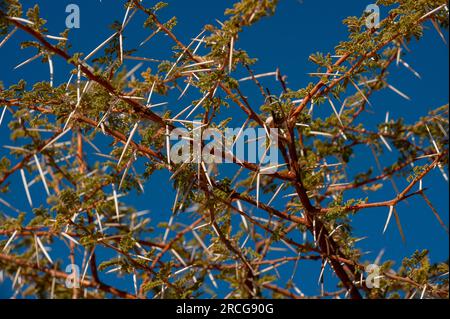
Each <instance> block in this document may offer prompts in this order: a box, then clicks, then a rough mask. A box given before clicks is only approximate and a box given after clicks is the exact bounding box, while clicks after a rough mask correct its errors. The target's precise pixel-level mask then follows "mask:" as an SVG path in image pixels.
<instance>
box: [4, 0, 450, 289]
mask: <svg viewBox="0 0 450 319" xmlns="http://www.w3.org/2000/svg"><path fill="white" fill-rule="evenodd" d="M31 2H32V3H35V2H36V3H38V4H39V5H40V6H41V12H42V16H43V17H44V18H46V19H47V20H48V29H49V33H50V34H53V35H57V34H58V33H59V32H61V31H63V30H64V28H65V25H64V22H65V18H66V13H65V8H66V5H67V4H69V3H77V4H78V5H79V6H80V9H81V28H80V29H78V30H72V31H71V33H70V40H71V43H72V45H73V47H72V48H71V50H70V51H71V52H72V53H73V52H85V53H87V52H90V51H91V50H92V49H93V48H95V47H96V46H97V45H98V44H99V43H101V42H102V41H103V40H105V39H106V38H107V37H108V36H110V35H111V30H110V28H109V27H108V26H109V25H110V24H111V23H112V22H113V21H114V20H118V21H122V18H123V15H124V8H123V2H124V1H117V0H103V1H100V0H77V1H74V0H70V1H67V0H58V1H54V0H41V1H27V3H31ZM168 2H169V7H168V8H166V9H164V10H163V11H162V17H165V18H170V17H171V16H173V15H176V16H177V17H178V21H179V24H178V25H177V26H176V28H175V33H176V34H177V35H179V36H180V39H181V40H182V41H183V42H184V43H188V42H190V39H191V38H192V37H195V36H196V35H197V34H198V33H199V31H200V30H201V28H202V26H203V25H205V24H213V23H215V18H218V19H219V20H223V12H224V9H225V8H227V7H230V6H231V5H232V3H233V2H234V1H228V0H227V1H224V0H221V1H210V0H191V1H185V0H173V1H171V0H169V1H168ZM372 2H373V1H371V0H364V1H362V0H346V1H332V0H321V1H317V0H303V1H298V0H281V1H280V4H279V6H278V10H277V13H276V14H275V16H274V17H272V18H268V19H264V20H262V21H260V22H259V23H258V24H257V25H256V26H254V27H253V28H251V29H250V30H246V31H245V32H244V33H243V34H242V35H241V37H240V38H239V40H238V42H237V44H236V46H238V47H240V48H243V49H245V50H247V51H248V53H249V54H250V56H252V57H257V58H258V59H259V61H258V63H257V64H256V66H255V70H256V73H263V72H270V71H274V70H275V68H276V67H279V68H280V69H281V71H282V73H283V74H285V75H287V76H288V83H289V86H290V87H291V88H293V89H295V88H301V87H304V86H305V85H306V84H308V83H309V82H310V81H312V79H311V78H310V77H309V76H308V75H306V73H308V72H315V67H314V66H313V65H312V64H311V63H309V62H308V56H309V55H310V54H311V53H314V52H317V51H321V52H325V53H326V52H333V48H334V47H335V45H337V44H338V43H339V42H340V41H342V40H345V39H346V36H347V30H346V27H345V26H344V25H343V24H342V20H343V19H344V18H345V17H347V16H351V15H356V16H359V15H360V14H361V13H362V11H363V10H364V9H365V7H366V6H367V4H370V3H372ZM154 3H155V1H147V0H146V1H144V4H146V5H148V4H150V5H152V4H154ZM383 13H385V12H382V14H383ZM142 21H143V16H142V14H139V16H138V17H137V18H136V19H135V20H134V21H133V22H132V23H131V24H130V25H129V27H128V29H129V30H138V31H137V32H136V31H133V32H128V33H127V32H126V33H125V36H126V40H125V46H126V47H127V45H129V46H130V47H133V48H134V47H135V46H137V45H138V44H139V43H140V42H141V41H142V39H143V38H145V37H146V34H147V33H142V32H140V31H139V30H143V29H141V27H140V24H142ZM427 27H428V28H427V30H426V31H425V37H424V38H423V39H422V40H421V41H420V42H418V43H416V42H415V41H414V42H413V43H411V45H410V48H411V50H412V52H411V53H410V54H408V55H407V56H406V58H405V60H406V61H407V62H408V63H409V64H411V65H412V66H413V67H414V68H415V69H416V70H417V71H418V72H419V73H420V74H421V75H422V79H421V80H419V79H417V78H415V77H414V76H413V75H412V74H411V73H410V72H409V71H408V70H406V69H404V68H397V67H395V66H394V67H393V68H392V69H391V84H392V85H394V86H395V87H397V88H399V89H400V90H401V91H403V92H405V93H406V94H407V95H409V96H410V97H411V98H412V100H411V101H406V100H404V99H402V98H401V97H399V96H398V95H396V94H395V93H393V92H387V91H386V92H383V93H379V94H376V95H374V97H373V98H372V104H373V105H374V113H373V114H369V115H367V116H365V117H362V118H361V120H365V121H368V122H367V123H368V125H369V127H370V126H372V127H374V126H375V125H376V124H377V123H379V122H381V121H383V120H384V116H385V114H386V111H389V112H390V114H391V118H395V119H397V118H400V117H403V118H404V119H405V120H406V121H407V122H408V121H409V122H413V121H416V120H417V119H419V117H420V116H422V115H425V114H426V113H427V112H428V111H429V110H431V109H433V108H435V107H438V106H441V105H444V104H446V103H448V98H449V97H448V95H449V94H448V85H449V76H448V68H449V65H448V47H447V46H446V45H445V44H444V43H443V42H442V41H441V40H440V39H439V36H438V34H437V33H436V31H435V30H434V29H433V27H432V25H431V24H427ZM445 35H446V37H447V39H448V34H447V33H445ZM23 39H25V37H24V36H23V34H22V33H20V32H19V33H18V34H17V35H16V36H14V37H13V38H12V39H11V40H10V41H9V42H8V43H7V44H6V45H5V46H4V47H3V48H1V49H0V56H1V63H0V81H3V83H4V84H5V86H9V85H10V84H13V83H15V82H17V81H18V80H20V79H22V78H25V79H26V80H27V81H28V82H29V83H33V82H37V81H42V80H45V79H48V65H47V64H41V63H40V62H38V61H35V62H33V63H31V64H29V65H26V66H25V67H23V68H21V69H18V70H13V67H14V66H15V65H17V64H19V63H20V62H22V61H24V60H26V59H28V58H29V57H31V56H33V55H34V54H35V51H34V50H32V49H24V50H19V49H18V46H17V43H18V41H20V40H23ZM165 40H166V41H159V40H158V39H155V41H154V40H152V41H150V42H149V43H148V44H146V45H144V46H143V48H142V49H141V50H140V51H139V52H138V53H136V55H139V56H146V57H150V58H157V59H158V58H168V57H169V56H168V52H170V51H169V49H170V48H171V46H172V43H170V42H169V41H167V39H165ZM54 62H55V83H56V84H60V83H64V82H66V81H67V80H68V74H69V71H70V68H69V67H68V66H67V65H66V64H65V62H64V61H62V60H61V59H58V58H55V59H54ZM136 64H137V63H129V64H128V68H129V69H130V68H132V67H133V66H134V65H136ZM268 83H270V82H268ZM268 85H269V84H268ZM272 85H273V83H272ZM245 88H246V87H245V86H244V90H245ZM248 94H250V93H248ZM249 96H250V98H251V97H252V95H249ZM157 98H158V97H157ZM8 116H10V115H8ZM234 116H235V121H236V125H239V124H238V123H242V121H243V119H244V118H243V115H242V114H241V113H236V114H235V115H234ZM7 120H8V117H7V118H6V119H5V121H7ZM0 133H1V134H0V143H1V144H2V145H3V144H8V145H11V144H10V142H9V139H7V138H6V139H5V136H7V134H9V133H8V129H7V127H6V125H5V122H4V123H3V124H2V126H1V127H0ZM6 152H7V150H6V149H4V148H3V147H2V148H0V156H3V155H4V154H6ZM388 156H389V154H388V155H387V156H386V157H383V158H382V161H385V163H389V162H392V159H389V157H388ZM360 165H361V167H360V168H361V169H365V170H366V168H367V167H368V166H373V167H374V169H375V170H376V166H375V163H373V160H372V159H371V158H364V159H362V160H361V161H360ZM356 168H358V167H356ZM159 176H160V180H158V179H156V178H153V179H152V180H151V181H150V182H149V183H148V185H146V190H147V192H146V194H145V195H143V196H140V197H137V196H134V195H131V196H130V197H128V200H126V201H127V202H128V203H130V204H133V205H134V206H136V207H137V208H139V209H147V208H149V207H148V206H147V204H146V203H149V202H152V203H155V202H156V203H158V205H159V206H158V207H152V211H160V212H161V214H162V216H159V217H155V218H156V220H168V218H169V216H170V215H169V214H170V207H171V205H172V203H173V194H172V193H171V192H168V191H166V189H168V188H169V184H168V182H167V175H165V174H160V175H159ZM11 181H12V189H13V190H14V191H17V192H19V194H22V193H23V188H22V185H21V181H20V176H19V175H18V176H16V177H14V178H13V179H12V180H11ZM397 183H398V186H399V188H402V187H404V186H405V185H406V183H407V182H406V180H405V179H398V180H397ZM424 186H425V187H430V188H431V191H430V192H429V194H428V195H429V197H430V198H431V200H432V202H433V203H434V204H435V206H436V208H437V210H438V211H439V213H440V214H441V216H442V217H443V219H444V221H445V223H446V224H447V225H448V204H449V203H448V198H449V197H448V183H447V182H445V181H444V180H443V178H442V176H441V174H440V173H439V171H438V170H435V171H433V172H432V173H431V174H430V175H429V176H427V177H426V178H425V180H424ZM42 191H43V190H38V189H36V190H35V193H34V194H35V197H37V195H36V194H39V192H42ZM394 195H395V193H394V191H393V189H392V187H390V185H389V184H386V187H385V188H384V190H383V191H381V192H379V193H377V194H376V195H375V196H373V197H372V198H371V200H373V201H376V200H379V199H386V198H392V197H393V196H394ZM22 197H23V196H22ZM2 198H5V199H7V200H8V201H10V202H13V203H17V200H15V198H14V195H11V194H10V195H9V196H5V195H2ZM155 200H156V201H155ZM22 201H23V202H22V204H20V203H19V204H18V205H17V206H19V207H20V208H22V209H24V210H25V209H27V207H28V204H27V203H26V200H25V198H23V199H22ZM3 209H5V212H7V213H8V214H10V215H14V213H11V211H6V208H4V207H3V206H0V211H2V210H3ZM398 211H399V214H400V217H401V220H402V225H403V227H404V231H405V235H406V243H405V244H403V243H402V241H401V238H400V236H399V233H398V230H397V228H396V226H395V223H394V222H392V223H391V225H390V226H389V228H388V230H387V232H386V234H385V235H382V234H381V232H382V229H383V226H384V223H385V221H386V217H387V214H388V211H387V210H386V209H384V208H382V209H373V210H368V211H364V212H362V213H360V214H358V215H356V216H355V217H354V222H353V226H354V229H355V233H356V235H357V236H358V235H360V236H368V239H366V240H363V241H361V242H360V243H359V247H361V248H362V249H363V250H366V251H370V252H371V253H369V254H368V255H366V259H367V260H372V261H373V260H374V259H375V257H376V256H377V254H378V253H379V251H380V250H381V249H385V250H386V252H385V255H384V258H383V260H386V259H393V260H396V261H397V262H399V261H400V260H401V259H402V257H404V256H410V255H411V254H412V253H413V252H414V251H415V250H418V249H419V250H420V249H425V248H428V249H430V256H431V259H432V261H434V262H437V261H445V260H447V259H448V249H449V245H448V236H447V234H446V233H445V232H444V231H443V229H442V228H440V226H439V224H438V222H437V221H436V219H435V218H434V216H433V215H432V212H431V211H430V209H429V208H428V206H426V204H425V203H424V202H423V200H422V199H421V198H420V197H417V198H411V199H410V200H408V203H402V204H401V205H399V207H398ZM164 213H165V214H166V215H165V216H164ZM158 214H159V212H158ZM159 218H160V219H159ZM363 260H365V258H363ZM65 262H66V261H65ZM313 266H314V267H313ZM308 269H310V270H311V272H312V274H311V276H310V274H309V273H308ZM319 271H320V268H318V267H317V265H308V264H306V265H305V267H304V268H303V270H302V271H301V273H302V275H299V276H300V277H299V278H298V280H299V282H300V283H301V284H302V287H303V288H304V289H303V290H304V291H305V292H306V293H317V292H318V291H319V287H318V286H317V283H316V280H317V277H318V272H319ZM111 277H113V276H110V277H109V278H111ZM309 277H311V278H312V280H311V278H309ZM104 278H105V280H108V278H107V277H104ZM119 281H121V282H120V285H122V286H124V287H126V288H128V289H129V288H130V285H129V283H130V281H129V278H128V279H119ZM303 283H304V284H303ZM9 287H10V282H8V281H6V283H5V284H3V285H1V284H0V297H8V296H9V295H10V290H9ZM329 288H331V287H329Z"/></svg>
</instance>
